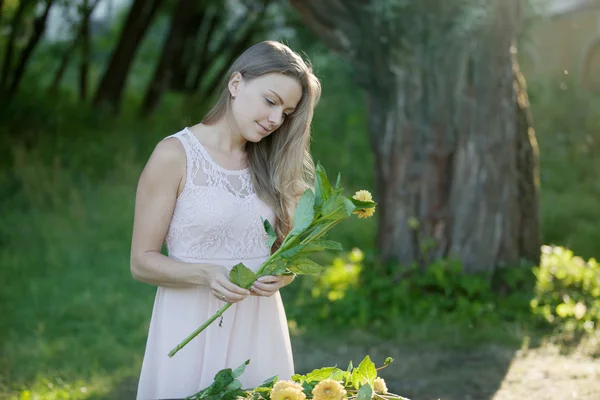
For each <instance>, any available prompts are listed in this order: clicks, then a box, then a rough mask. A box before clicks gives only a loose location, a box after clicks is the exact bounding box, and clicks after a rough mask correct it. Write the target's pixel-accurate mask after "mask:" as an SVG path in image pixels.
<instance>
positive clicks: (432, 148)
mask: <svg viewBox="0 0 600 400" xmlns="http://www.w3.org/2000/svg"><path fill="white" fill-rule="evenodd" d="M291 4H292V5H293V7H294V8H295V9H296V10H297V11H298V12H299V14H300V16H301V18H302V19H303V21H304V22H305V23H306V24H307V25H308V26H309V27H311V28H312V30H314V31H315V32H316V33H317V34H318V35H319V36H320V37H321V38H322V39H323V40H324V41H325V42H326V43H328V44H329V46H330V47H332V48H334V49H335V50H337V51H339V52H340V53H341V54H342V55H343V56H345V57H346V58H347V59H348V60H349V61H350V62H351V64H352V65H353V67H354V70H355V73H356V81H357V83H358V85H360V86H361V87H362V88H363V89H364V91H365V93H366V103H367V110H368V126H369V135H370V141H371V147H372V150H373V152H374V154H375V160H376V165H375V171H374V173H375V181H376V193H377V201H378V202H379V207H378V209H379V212H378V216H379V226H378V240H377V243H378V246H379V250H380V252H381V255H382V257H383V259H384V260H391V259H394V260H398V261H400V262H402V263H405V264H410V263H413V262H418V263H421V264H422V265H425V264H427V263H428V262H429V261H431V260H432V259H435V258H439V257H445V256H452V257H457V258H459V259H460V260H462V262H463V264H464V266H465V268H466V270H467V271H484V272H489V273H492V272H493V271H494V268H495V267H496V266H498V265H501V264H513V263H515V264H516V263H518V262H520V260H521V259H522V258H528V259H530V260H532V261H538V259H539V248H540V245H541V241H540V240H541V239H540V232H539V217H538V200H537V198H538V180H537V158H536V154H535V135H534V133H533V129H532V128H531V126H530V121H531V119H530V118H529V116H528V115H529V114H528V110H527V107H528V104H527V101H526V92H525V88H524V85H522V83H523V81H522V79H520V80H519V79H517V78H522V77H521V76H519V75H518V68H516V67H515V64H516V60H515V54H514V53H515V52H516V49H515V46H514V44H513V39H514V38H515V36H516V34H517V32H518V29H519V21H520V18H521V16H520V1H519V0H486V1H479V0H406V1H397V0H370V1H367V0H348V1H343V2H342V1H339V0H291ZM382 265H383V264H382ZM381 268H385V267H383V266H382V267H381ZM383 272H389V271H383Z"/></svg>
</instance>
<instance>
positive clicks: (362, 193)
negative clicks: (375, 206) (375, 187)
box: [352, 190, 373, 201]
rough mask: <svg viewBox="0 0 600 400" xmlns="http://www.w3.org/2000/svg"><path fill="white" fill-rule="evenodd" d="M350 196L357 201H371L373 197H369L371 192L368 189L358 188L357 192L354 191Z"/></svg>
mask: <svg viewBox="0 0 600 400" xmlns="http://www.w3.org/2000/svg"><path fill="white" fill-rule="evenodd" d="M352 198H353V199H354V200H358V201H373V197H371V193H369V191H368V190H359V191H358V192H356V193H354V196H352Z"/></svg>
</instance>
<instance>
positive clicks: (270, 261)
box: [169, 235, 295, 357]
mask: <svg viewBox="0 0 600 400" xmlns="http://www.w3.org/2000/svg"><path fill="white" fill-rule="evenodd" d="M292 238H295V235H290V236H287V237H286V238H285V240H284V241H283V243H282V244H281V246H280V247H279V249H277V251H276V252H275V253H273V254H271V256H270V257H269V258H267V260H266V261H265V262H264V263H263V265H262V266H261V267H260V269H259V270H258V271H257V272H256V276H260V274H261V273H262V272H263V271H264V270H265V268H266V267H267V266H268V265H269V264H270V263H272V262H273V260H274V259H275V257H277V256H278V255H279V253H280V252H281V251H282V250H287V249H286V245H287V244H288V243H290V242H293V240H294V239H292ZM253 284H254V282H252V283H251V284H250V285H248V287H246V288H244V289H248V288H249V287H250V286H252V285H253ZM229 307H231V303H227V304H226V305H224V306H223V307H221V308H220V309H219V310H218V311H217V312H216V313H215V314H214V315H213V316H212V317H210V318H209V319H208V320H206V322H204V323H203V324H202V325H201V326H200V327H199V328H198V329H196V330H195V331H194V332H192V333H191V334H190V335H189V336H188V337H186V338H185V339H183V341H181V343H179V344H178V345H177V346H175V347H174V348H173V350H171V351H170V352H169V357H173V356H174V355H175V353H177V352H178V351H179V350H181V349H182V348H183V347H184V346H185V345H187V344H188V343H189V342H190V341H191V340H192V339H193V338H195V337H196V336H198V335H199V334H200V333H201V332H202V331H203V330H205V329H206V328H207V327H208V326H209V325H210V324H212V323H213V322H214V321H215V320H216V319H217V318H219V317H220V316H221V315H223V313H224V312H225V311H226V310H227V309H228V308H229Z"/></svg>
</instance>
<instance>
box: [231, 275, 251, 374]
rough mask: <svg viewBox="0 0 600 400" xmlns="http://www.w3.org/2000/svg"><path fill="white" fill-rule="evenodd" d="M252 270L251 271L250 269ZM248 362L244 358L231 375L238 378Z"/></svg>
mask: <svg viewBox="0 0 600 400" xmlns="http://www.w3.org/2000/svg"><path fill="white" fill-rule="evenodd" d="M250 272H252V271H250ZM248 364H250V360H246V361H245V362H244V363H243V364H242V365H240V366H239V367H237V368H236V369H234V370H233V372H232V375H233V377H234V378H239V377H240V375H242V374H243V373H244V371H246V365H248Z"/></svg>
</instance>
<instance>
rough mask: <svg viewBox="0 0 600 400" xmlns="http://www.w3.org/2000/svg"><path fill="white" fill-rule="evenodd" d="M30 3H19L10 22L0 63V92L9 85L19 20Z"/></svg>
mask: <svg viewBox="0 0 600 400" xmlns="http://www.w3.org/2000/svg"><path fill="white" fill-rule="evenodd" d="M30 2H31V1H30V0H29V1H28V0H22V1H20V2H19V5H18V7H17V10H16V11H15V14H14V15H13V18H12V20H11V22H10V36H9V37H8V42H7V43H6V50H5V51H4V60H3V62H2V74H1V75H0V92H3V91H5V90H6V89H7V88H8V86H9V84H10V82H9V81H10V71H11V69H12V66H13V65H12V64H13V57H14V53H15V43H16V41H17V36H18V34H19V27H20V25H21V20H22V19H23V14H25V10H26V8H27V7H28V5H29V3H30Z"/></svg>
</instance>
